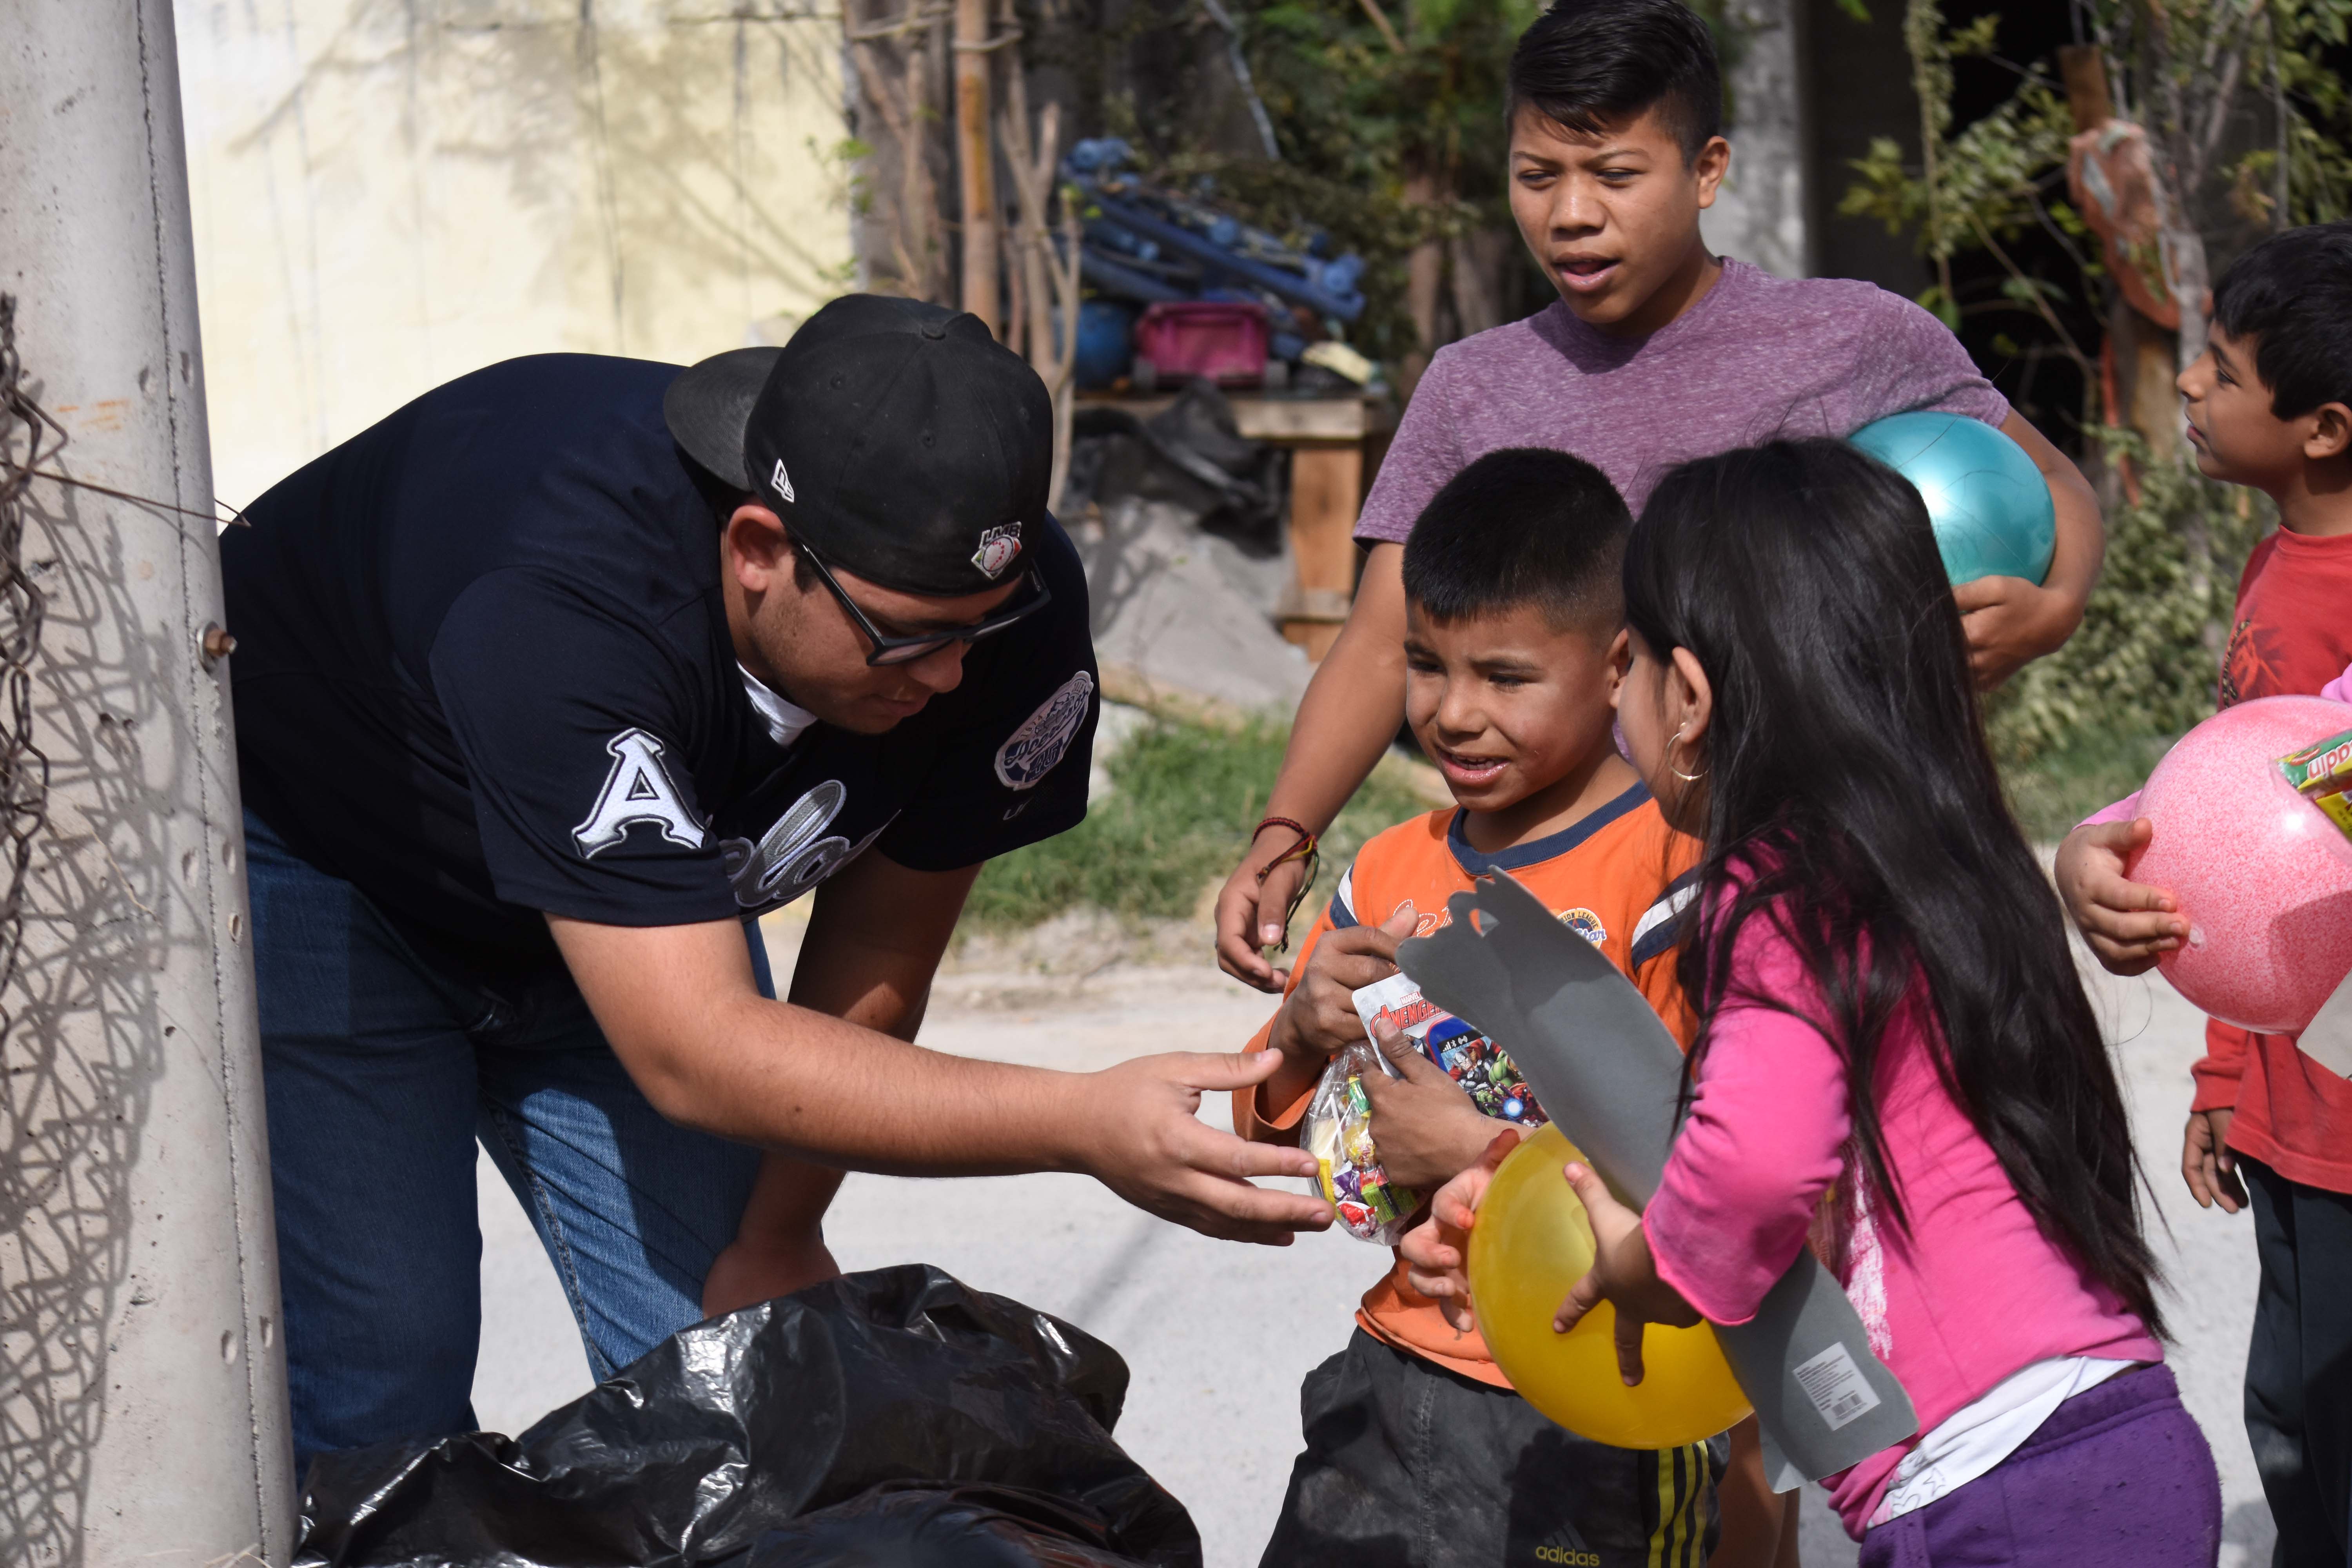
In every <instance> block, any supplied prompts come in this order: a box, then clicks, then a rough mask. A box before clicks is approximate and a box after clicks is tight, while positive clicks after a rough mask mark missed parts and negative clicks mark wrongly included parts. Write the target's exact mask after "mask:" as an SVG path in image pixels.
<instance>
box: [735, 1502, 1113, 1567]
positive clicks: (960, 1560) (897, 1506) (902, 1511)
mask: <svg viewBox="0 0 2352 1568" xmlns="http://www.w3.org/2000/svg"><path fill="white" fill-rule="evenodd" d="M723 1568H1142V1564H1141V1563H1139V1562H1138V1560H1137V1559H1135V1558H1132V1557H1126V1556H1122V1555H1120V1554H1119V1553H1118V1552H1115V1551H1113V1550H1111V1548H1110V1545H1109V1543H1108V1532H1107V1531H1104V1530H1103V1528H1102V1527H1101V1526H1100V1525H1099V1524H1097V1523H1096V1522H1095V1521H1093V1520H1091V1519H1090V1518H1088V1517H1087V1516H1085V1515H1082V1514H1080V1513H1078V1512H1076V1510H1073V1509H1071V1508H1070V1507H1069V1506H1068V1505H1066V1504H1065V1503H1062V1502H1060V1501H1058V1500H1055V1499H1053V1498H1049V1497H1045V1496H1043V1495H1041V1494H1039V1493H1036V1492H1029V1491H1023V1490H1021V1489H1018V1488H1014V1487H957V1488H955V1489H952V1490H948V1491H941V1490H939V1489H933V1488H925V1487H918V1486H916V1485H915V1484H914V1483H911V1482H900V1483H898V1484H896V1485H892V1486H888V1487H877V1488H876V1489H874V1490H872V1491H870V1492H867V1493H866V1494H865V1495H864V1496H863V1497H857V1498H852V1499H851V1500H849V1501H847V1502H845V1503H837V1504H835V1506H834V1507H832V1508H828V1509H821V1510H818V1511H817V1512H815V1513H812V1514H808V1515H806V1516H804V1517H803V1518H801V1519H797V1520H794V1521H793V1522H792V1523H790V1524H788V1525H786V1526H784V1528H783V1529H782V1530H772V1531H769V1532H768V1533H767V1534H765V1535H763V1536H761V1537H760V1539H759V1541H758V1542H756V1543H755V1544H754V1545H753V1546H752V1548H751V1551H749V1552H745V1553H744V1554H743V1555H742V1556H740V1557H736V1558H730V1559H729V1560H728V1562H727V1563H725V1564H724V1565H723Z"/></svg>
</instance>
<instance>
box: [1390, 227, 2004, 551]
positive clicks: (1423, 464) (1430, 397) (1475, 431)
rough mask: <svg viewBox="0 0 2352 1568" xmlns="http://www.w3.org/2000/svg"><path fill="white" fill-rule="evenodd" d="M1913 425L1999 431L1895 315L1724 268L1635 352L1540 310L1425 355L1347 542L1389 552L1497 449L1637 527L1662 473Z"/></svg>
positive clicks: (1853, 296)
mask: <svg viewBox="0 0 2352 1568" xmlns="http://www.w3.org/2000/svg"><path fill="white" fill-rule="evenodd" d="M1915 408H1932V409H1938V410H1941V411H1944V412H1947V413H1951V414H1962V415H1966V416H1969V417H1970V418H1972V419H1981V420H1983V421H1984V422H1985V423H1986V424H1988V425H1998V424H2000V422H2001V421H2002V420H2004V419H2006V418H2008V417H2009V400H2008V399H2006V398H2004V397H2003V396H2001V395H2000V393H1998V392H1995V391H1994V390H1993V389H1992V384H1991V383H1990V382H1988V381H1987V380H1985V378H1984V377H1983V376H1981V375H1979V374H1977V367H1976V366H1975V364H1974V363H1971V362H1970V361H1969V356H1968V353H1967V351H1965V350H1963V349H1962V348H1961V347H1960V345H1959V341H1958V339H1956V338H1954V337H1953V336H1952V334H1951V333H1950V332H1948V331H1945V330H1944V326H1943V323H1942V322H1940V321H1937V320H1936V318H1935V317H1933V316H1931V315H1929V314H1928V313H1927V311H1925V310H1921V309H1920V308H1919V307H1918V306H1916V305H1915V304H1913V303H1912V302H1911V301H1910V300H1906V299H1904V298H1902V297H1901V296H1900V295H1896V294H1890V293H1888V292H1887V291H1886V290H1885V289H1881V288H1879V287H1878V286H1877V285H1875V284H1872V283H1861V282H1856V281H1854V280H1853V279H1844V278H1804V279H1794V280H1790V279H1782V278H1775V277H1774V276H1772V275H1771V274H1770V273H1769V272H1766V271H1764V270H1763V269H1762V268H1758V267H1753V266H1750V265H1749V264H1748V263H1747V262H1745V261H1732V260H1727V261H1725V262H1724V264H1723V275H1722V276H1721V277H1719V278H1717V279H1716V280H1715V287H1714V288H1712V289H1708V290H1707V291H1706V296H1705V297H1704V298H1703V299H1701V300H1699V302H1698V303H1697V304H1696V305H1694V306H1692V307H1691V308H1690V309H1689V310H1685V311H1684V312H1683V313H1682V314H1681V315H1680V316H1677V317H1676V318H1675V320H1673V321H1669V322H1667V323H1666V324H1665V325H1664V326H1663V327H1661V328H1659V329H1658V330H1657V331H1654V332H1652V333H1651V334H1650V335H1649V336H1648V337H1646V338H1640V339H1627V338H1612V337H1610V336H1608V335H1607V334H1605V333H1602V332H1600V331H1594V330H1593V329H1592V328H1591V327H1588V326H1586V325H1585V324H1584V323H1583V322H1582V321H1578V320H1577V319H1576V317H1575V316H1574V315H1573V314H1572V313H1571V312H1570V310H1569V308H1568V307H1567V306H1566V305H1565V304H1562V303H1560V302H1559V301H1557V300H1555V301H1554V302H1553V303H1552V304H1551V305H1550V306H1549V307H1547V308H1546V309H1544V310H1538V311H1537V312H1536V313H1535V314H1534V315H1532V316H1529V317H1528V318H1527V319H1526V320H1525V321H1513V322H1512V323H1510V324H1509V325H1508V326H1503V327H1496V328H1495V329H1494V330H1492V331H1484V332H1480V333H1479V334H1478V335H1477V336H1475V337H1472V338H1465V339H1464V340H1463V341H1462V342H1458V343H1453V344H1450V345H1448V346H1447V347H1445V348H1442V349H1440V350H1438V351H1437V354H1436V357H1435V358H1433V360H1431V361H1430V364H1429V370H1428V372H1427V373H1426V374H1424V375H1423V377H1422V379H1421V384H1420V385H1419V386H1418V387H1417V388H1415V389H1414V391H1413V395H1412V403H1411V405H1408V406H1407V407H1406V409H1405V413H1404V418H1403V420H1402V423H1401V424H1399V426H1397V433H1396V439H1395V441H1394V443H1392V444H1391V446H1390V447H1389V455H1388V458H1387V459H1386V460H1385V461H1384V462H1382V463H1381V472H1380V478H1379V479H1376V480H1374V481H1373V484H1372V493H1371V494H1370V496H1369V497H1367V498H1366V500H1365V501H1364V511H1363V516H1362V517H1361V518H1360V520H1359V521H1358V522H1357V524H1356V537H1357V538H1358V539H1360V540H1362V541H1363V542H1365V543H1367V544H1376V543H1381V542H1390V543H1396V544H1402V543H1403V542H1404V540H1405V536H1406V535H1407V534H1409V533H1411V532H1412V524H1413V520H1414V519H1415V518H1417V517H1419V516H1420V515H1421V510H1422V508H1423V507H1425V506H1427V505H1428V504H1429V501H1430V498H1431V497H1433V496H1434V495H1435V494H1436V493H1437V492H1438V490H1439V489H1440V488H1441V487H1443V486H1444V483H1445V481H1446V480H1448V479H1452V478H1453V477H1454V475H1455V474H1457V473H1459V472H1461V471H1462V469H1463V468H1466V467H1467V466H1468V465H1469V464H1471V463H1472V462H1474V461H1475V460H1476V459H1477V458H1482V457H1484V456H1486V454H1487V453H1489V452H1494V451H1499V450H1501V449H1502V448H1504V447H1551V448H1553V449H1555V450H1558V451H1562V452H1568V453H1571V454H1573V455H1574V456H1576V457H1580V458H1583V459H1585V460H1586V461H1587V462H1589V463H1591V464H1593V465H1594V466H1595V467H1597V468H1600V469H1601V471H1602V472H1603V473H1605V474H1607V475H1608V476H1609V479H1610V482H1611V483H1612V484H1614V485H1615V486H1616V487H1617V488H1618V489H1619V490H1620V491H1622V493H1623V494H1624V497H1625V502H1626V504H1627V505H1628V506H1631V507H1632V508H1633V510H1635V511H1637V512H1638V511H1640V510H1641V508H1642V503H1643V501H1644V500H1647V499H1648V498H1649V494H1650V489H1651V487H1652V486H1654V485H1655V484H1656V483H1657V481H1658V480H1659V479H1661V478H1662V477H1663V476H1664V474H1665V472H1666V470H1667V469H1669V468H1673V467H1674V466H1675V464H1677V463H1683V462H1687V461H1689V460H1690V459H1691V458H1705V457H1709V456H1712V455H1713V454H1715V453H1717V452H1727V451H1730V450H1731V449H1732V448H1734V447H1752V446H1755V445H1757V444H1758V443H1759V442H1762V441H1769V440H1771V439H1773V438H1774V437H1801V436H1832V437H1843V436H1848V435H1851V434H1853V432H1854V431H1856V430H1859V429H1860V428H1862V426H1864V425H1867V424H1869V423H1870V422H1871V421H1872V420H1874V419H1884V418H1885V417H1886V416H1888V415H1890V414H1902V413H1906V412H1908V411H1909V410H1911V409H1915Z"/></svg>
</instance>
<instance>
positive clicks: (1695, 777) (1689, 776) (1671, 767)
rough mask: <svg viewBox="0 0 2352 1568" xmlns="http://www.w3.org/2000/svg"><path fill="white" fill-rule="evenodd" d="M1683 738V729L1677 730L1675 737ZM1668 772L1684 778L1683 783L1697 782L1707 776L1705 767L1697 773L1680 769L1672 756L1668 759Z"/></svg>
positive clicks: (1681, 778)
mask: <svg viewBox="0 0 2352 1568" xmlns="http://www.w3.org/2000/svg"><path fill="white" fill-rule="evenodd" d="M1682 738H1683V732H1682V731H1680V730H1677V731H1675V740H1676V741H1679V740H1681V739H1682ZM1666 772H1668V773H1672V774H1674V775H1675V777H1676V778H1678V779H1680V780H1682V781H1683V783H1685V784H1696V783H1698V782H1699V780H1701V779H1703V778H1705V777H1706V769H1705V768H1701V769H1699V771H1698V772H1696V773H1685V772H1683V771H1682V769H1680V768H1678V767H1676V766H1675V764H1674V759H1673V758H1671V757H1669V758H1668V759H1666Z"/></svg>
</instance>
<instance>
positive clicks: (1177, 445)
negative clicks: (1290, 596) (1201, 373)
mask: <svg viewBox="0 0 2352 1568" xmlns="http://www.w3.org/2000/svg"><path fill="white" fill-rule="evenodd" d="M1289 475H1290V470H1289V459H1288V456H1287V454H1286V453H1284V452H1283V451H1281V450H1280V449H1278V448H1276V447H1269V446H1266V445H1265V444H1264V443H1263V442H1258V441H1253V440H1250V439H1249V438H1248V437H1244V436H1243V435H1242V434H1241V433H1240V432H1239V430H1238V429H1237V428H1236V426H1235V425H1234V409H1233V405H1232V404H1231V403H1229V402H1227V401H1226V399H1225V395H1224V394H1223V392H1220V391H1219V390H1218V389H1217V387H1216V385H1215V384H1213V383H1212V382H1207V381H1195V382H1191V383H1189V384H1186V385H1185V387H1184V388H1183V390H1182V391H1181V392H1179V393H1178V394H1177V395H1176V400H1175V401H1174V402H1173V403H1171V404H1170V405H1168V406H1167V407H1166V408H1163V409H1161V410H1160V412H1159V413H1157V414H1155V415H1153V416H1151V417H1150V418H1149V419H1140V418H1138V417H1137V416H1135V414H1134V413H1133V412H1132V411H1130V410H1129V409H1125V408H1119V407H1116V406H1108V405H1097V406H1095V407H1090V408H1086V409H1082V410H1080V411H1079V412H1078V414H1077V415H1076V419H1075V422H1074V424H1073V426H1072V430H1071V443H1070V476H1069V479H1068V481H1067V483H1066V486H1065V493H1064V495H1063V498H1062V510H1063V512H1064V514H1065V515H1066V516H1072V517H1075V516H1076V515H1077V514H1078V513H1080V512H1082V511H1084V510H1085V509H1086V506H1087V502H1088V501H1089V500H1091V501H1093V502H1094V503H1096V504H1097V505H1098V506H1104V507H1108V506H1109V505H1110V504H1111V503H1112V502H1114V501H1116V500H1118V499H1119V498H1120V497H1122V496H1129V495H1132V496H1138V497H1140V498H1141V499H1143V500H1160V501H1171V502H1173V503H1175V504H1176V505H1177V506H1180V507H1181V508H1183V509H1184V510H1187V511H1189V512H1191V513H1192V515H1193V518H1194V519H1195V525H1196V526H1197V527H1199V528H1200V529H1201V531H1202V532H1204V533H1213V534H1215V535H1217V536H1218V537H1220V538H1223V539H1228V540H1231V541H1232V542H1234V544H1235V545H1237V546H1239V547H1240V548H1241V550H1242V551H1243V552H1244V553H1246V554H1249V555H1252V556H1257V557H1270V556H1275V555H1279V554H1281V553H1282V530H1283V521H1284V519H1285V517H1286V515H1287V513H1288V508H1289V501H1290V485H1289Z"/></svg>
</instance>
